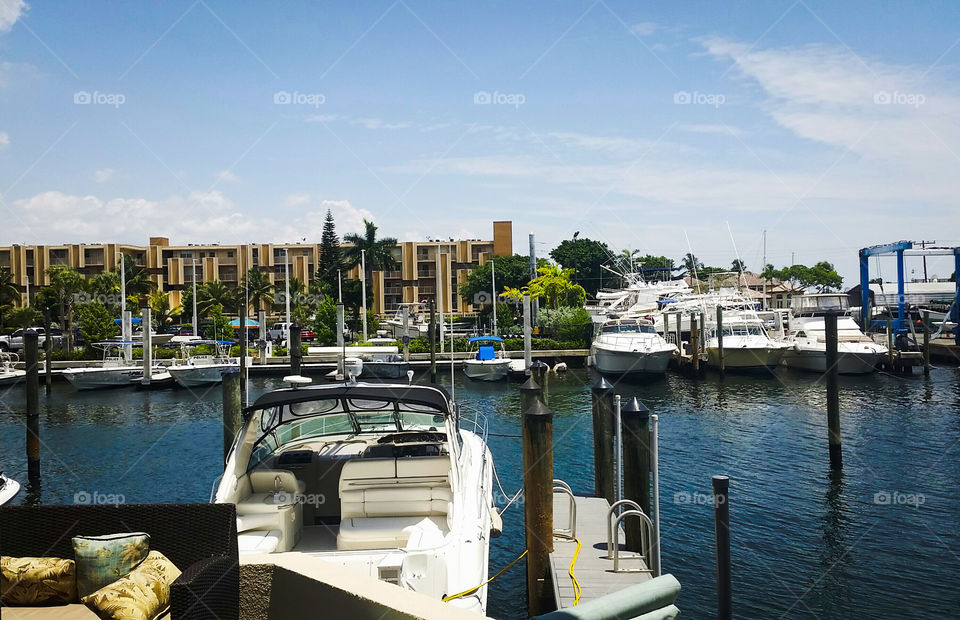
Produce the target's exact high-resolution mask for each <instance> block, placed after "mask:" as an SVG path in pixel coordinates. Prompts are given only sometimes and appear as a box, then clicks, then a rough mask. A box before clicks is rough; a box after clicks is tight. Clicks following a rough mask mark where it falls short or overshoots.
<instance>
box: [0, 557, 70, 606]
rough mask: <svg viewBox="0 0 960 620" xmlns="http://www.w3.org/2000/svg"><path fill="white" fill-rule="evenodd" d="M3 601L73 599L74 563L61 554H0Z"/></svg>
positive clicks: (25, 602) (24, 602)
mask: <svg viewBox="0 0 960 620" xmlns="http://www.w3.org/2000/svg"><path fill="white" fill-rule="evenodd" d="M0 600H2V601H3V604H4V605H56V604H66V603H75V602H76V601H77V579H76V565H75V564H74V562H73V560H64V559H62V558H11V557H7V556H3V557H0Z"/></svg>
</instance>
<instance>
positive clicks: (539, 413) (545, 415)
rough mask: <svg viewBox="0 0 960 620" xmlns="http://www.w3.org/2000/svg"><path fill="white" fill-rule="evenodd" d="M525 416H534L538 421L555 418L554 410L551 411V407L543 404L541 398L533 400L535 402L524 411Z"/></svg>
mask: <svg viewBox="0 0 960 620" xmlns="http://www.w3.org/2000/svg"><path fill="white" fill-rule="evenodd" d="M523 416H524V417H525V418H526V417H529V418H534V419H536V420H538V421H544V422H547V421H550V420H552V419H553V412H552V411H550V408H549V407H547V406H546V405H544V404H543V402H542V401H540V399H537V400H535V401H533V404H532V405H530V407H529V408H528V409H527V410H526V411H524V412H523Z"/></svg>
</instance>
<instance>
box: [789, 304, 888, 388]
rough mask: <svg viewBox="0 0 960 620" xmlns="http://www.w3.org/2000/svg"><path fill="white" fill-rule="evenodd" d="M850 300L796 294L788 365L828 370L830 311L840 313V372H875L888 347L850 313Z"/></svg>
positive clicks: (838, 345) (838, 370)
mask: <svg viewBox="0 0 960 620" xmlns="http://www.w3.org/2000/svg"><path fill="white" fill-rule="evenodd" d="M849 310H850V301H849V299H848V298H847V296H846V295H843V294H837V293H833V294H830V293H821V294H817V295H803V296H801V297H795V298H794V302H793V309H792V311H791V312H792V316H791V317H790V335H789V336H788V337H787V339H786V340H785V342H786V343H788V344H790V345H791V348H790V349H788V350H787V353H786V354H785V355H784V357H783V364H784V366H788V367H790V368H799V369H801V370H810V371H813V372H826V370H827V338H826V327H825V325H824V318H823V317H824V315H825V314H826V313H827V312H828V311H836V312H841V313H844V314H838V316H837V372H839V373H840V374H843V375H862V374H868V373H871V372H873V371H874V370H875V369H876V366H877V364H878V363H879V362H880V360H881V359H882V358H883V357H884V356H885V355H887V353H888V350H887V347H885V346H884V345H882V344H879V343H877V342H874V341H873V340H872V339H871V338H870V337H869V336H867V335H866V334H864V333H863V332H862V331H860V326H859V325H857V323H856V321H854V319H853V317H852V316H850V315H849V314H847V313H848V312H849Z"/></svg>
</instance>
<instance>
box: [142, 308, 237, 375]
mask: <svg viewBox="0 0 960 620" xmlns="http://www.w3.org/2000/svg"><path fill="white" fill-rule="evenodd" d="M140 318H141V322H140V325H141V326H142V331H143V339H142V340H141V343H140V346H141V348H142V349H143V355H142V356H141V357H143V377H142V378H141V379H140V385H143V386H145V387H149V386H150V382H151V381H152V380H153V338H152V335H153V334H151V332H150V325H151V322H150V319H151V317H150V306H149V305H144V306H143V307H142V308H140ZM242 327H243V325H241V328H242Z"/></svg>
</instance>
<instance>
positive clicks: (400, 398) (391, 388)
mask: <svg viewBox="0 0 960 620" xmlns="http://www.w3.org/2000/svg"><path fill="white" fill-rule="evenodd" d="M333 399H338V400H345V401H349V400H370V401H377V400H379V401H391V402H404V403H410V404H412V405H423V406H426V407H431V408H433V409H436V410H437V411H440V412H443V413H449V412H450V395H449V394H448V393H447V391H446V390H445V389H444V388H442V387H441V386H439V385H406V384H402V383H396V384H391V383H356V384H344V383H335V384H331V385H311V386H308V387H301V388H285V389H280V390H274V391H272V392H268V393H266V394H264V395H263V396H261V397H260V398H258V399H257V400H256V401H255V402H254V403H253V404H252V405H250V406H249V407H247V409H246V412H251V411H255V410H257V409H266V408H268V407H276V406H278V405H289V404H293V403H304V402H309V401H314V400H333Z"/></svg>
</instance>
